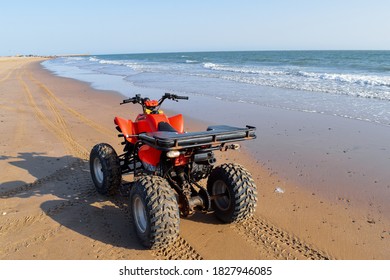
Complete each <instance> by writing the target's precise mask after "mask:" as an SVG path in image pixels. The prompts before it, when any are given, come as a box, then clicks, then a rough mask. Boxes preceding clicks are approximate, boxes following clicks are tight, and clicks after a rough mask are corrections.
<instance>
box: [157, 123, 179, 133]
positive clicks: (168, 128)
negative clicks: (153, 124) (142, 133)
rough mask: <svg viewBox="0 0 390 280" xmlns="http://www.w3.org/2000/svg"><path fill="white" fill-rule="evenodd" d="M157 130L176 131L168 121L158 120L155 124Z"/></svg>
mask: <svg viewBox="0 0 390 280" xmlns="http://www.w3.org/2000/svg"><path fill="white" fill-rule="evenodd" d="M157 130H158V131H169V132H177V130H176V129H174V128H173V127H172V126H171V125H170V124H169V123H167V122H159V123H158V126H157Z"/></svg>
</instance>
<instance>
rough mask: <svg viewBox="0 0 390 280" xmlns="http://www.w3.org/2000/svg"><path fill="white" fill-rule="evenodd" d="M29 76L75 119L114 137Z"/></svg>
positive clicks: (30, 76) (31, 78) (110, 131)
mask: <svg viewBox="0 0 390 280" xmlns="http://www.w3.org/2000/svg"><path fill="white" fill-rule="evenodd" d="M28 75H29V78H30V80H31V81H33V82H34V83H35V84H36V85H38V86H39V87H40V88H41V89H42V90H43V92H45V94H47V96H48V97H49V98H51V99H52V100H53V101H55V102H56V103H57V104H59V105H60V106H61V107H62V108H63V109H64V110H66V111H67V112H68V113H70V114H71V115H73V116H74V117H76V118H77V119H79V120H80V121H81V122H82V123H84V124H86V125H88V126H89V127H91V128H93V129H95V130H96V131H98V132H100V133H102V134H104V135H108V136H110V137H113V132H112V130H110V129H107V128H106V127H104V126H102V125H100V124H98V123H96V122H94V121H92V120H90V119H88V118H87V117H86V116H84V115H83V114H81V113H80V112H78V111H76V110H75V109H73V108H72V107H70V106H68V105H67V104H65V102H63V101H62V100H61V99H60V98H58V97H57V96H56V95H55V94H54V93H53V92H52V91H51V90H50V89H49V88H48V87H47V86H46V85H45V84H44V83H42V82H41V81H39V80H37V79H36V78H35V77H33V76H32V74H31V73H28Z"/></svg>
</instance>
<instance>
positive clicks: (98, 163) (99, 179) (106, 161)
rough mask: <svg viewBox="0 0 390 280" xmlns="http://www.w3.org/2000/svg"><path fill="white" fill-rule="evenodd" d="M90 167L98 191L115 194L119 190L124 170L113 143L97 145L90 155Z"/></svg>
mask: <svg viewBox="0 0 390 280" xmlns="http://www.w3.org/2000/svg"><path fill="white" fill-rule="evenodd" d="M89 167H90V170H91V177H92V180H93V183H94V184H95V187H96V190H97V191H98V193H100V194H103V195H114V194H115V193H116V192H117V191H118V190H119V187H120V184H121V181H122V172H121V168H120V163H119V157H118V155H117V153H116V152H115V150H114V148H113V147H112V146H111V145H109V144H106V143H101V144H97V145H95V146H94V147H93V148H92V150H91V154H90V157H89Z"/></svg>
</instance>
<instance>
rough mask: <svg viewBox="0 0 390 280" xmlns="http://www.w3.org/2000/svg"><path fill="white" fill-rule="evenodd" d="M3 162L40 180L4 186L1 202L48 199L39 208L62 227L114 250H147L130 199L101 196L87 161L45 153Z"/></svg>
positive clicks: (3, 184) (10, 182)
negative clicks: (130, 206) (139, 238)
mask: <svg viewBox="0 0 390 280" xmlns="http://www.w3.org/2000/svg"><path fill="white" fill-rule="evenodd" d="M1 159H8V160H12V161H9V164H11V165H13V166H17V167H19V168H21V169H25V170H26V171H27V172H28V173H29V174H30V175H32V176H34V177H35V178H38V179H37V180H36V181H35V182H33V183H26V182H23V181H20V180H15V181H9V182H4V183H1V185H0V186H1V187H0V199H11V198H14V197H18V198H23V199H33V198H34V197H45V196H46V197H47V198H48V199H47V200H45V201H44V202H43V203H41V204H40V205H39V207H40V209H41V210H42V211H43V212H44V213H45V214H46V215H47V216H48V217H50V218H51V219H52V220H54V221H56V222H57V223H59V224H60V225H62V226H64V227H66V228H68V229H71V230H72V231H75V232H77V233H79V234H82V235H84V236H86V237H88V238H91V239H93V240H94V241H100V242H102V243H104V244H110V245H112V246H114V247H120V248H125V249H133V250H144V247H143V246H142V245H140V243H139V241H138V238H137V236H136V233H135V231H134V229H133V225H132V221H131V217H130V216H131V215H130V211H129V210H128V205H127V201H126V200H127V199H126V198H123V197H120V196H119V195H117V196H115V197H112V198H107V197H104V196H102V195H100V194H98V193H97V192H96V191H95V187H94V185H93V182H92V179H91V176H90V171H89V163H88V161H85V160H83V159H80V158H77V157H73V156H64V157H60V158H56V157H50V156H47V155H46V154H45V153H19V154H18V156H16V157H4V156H3V157H2V158H1ZM13 159H15V160H13ZM52 196H55V197H56V198H55V199H52ZM27 203H30V202H27ZM31 203H32V204H33V203H34V201H33V200H31ZM103 258H104V256H103Z"/></svg>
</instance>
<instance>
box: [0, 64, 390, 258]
mask: <svg viewBox="0 0 390 280" xmlns="http://www.w3.org/2000/svg"><path fill="white" fill-rule="evenodd" d="M41 60H42V59H39V58H2V59H0V160H1V161H0V183H1V185H0V259H42V260H47V259H91V260H96V259H163V260H165V259H180V260H191V259H271V260H276V259H390V249H389V248H390V227H389V225H390V222H389V217H387V216H385V215H383V213H381V211H380V209H379V210H378V211H371V212H367V211H366V210H364V209H359V207H351V205H350V201H349V200H348V199H343V198H342V197H340V198H339V199H338V200H337V201H332V200H329V199H327V198H326V197H321V196H320V195H318V194H317V193H313V192H310V191H307V189H306V188H304V187H301V186H300V185H298V184H296V183H293V180H286V179H285V178H282V177H279V176H278V172H280V173H282V170H276V169H275V167H273V168H272V169H271V168H269V167H268V168H267V166H264V163H261V162H259V161H258V160H256V159H254V158H252V157H251V156H250V154H251V152H250V151H249V150H248V148H243V149H242V151H241V152H235V151H232V152H228V153H224V154H222V155H221V157H220V158H219V163H222V162H224V161H234V162H239V163H241V164H243V165H244V166H245V167H246V168H247V169H249V170H250V172H251V173H252V174H253V177H254V179H255V181H256V184H257V187H258V193H259V203H258V207H257V210H256V213H255V215H254V216H253V217H252V218H250V219H248V220H247V221H245V222H241V223H238V224H232V225H224V224H220V223H219V222H218V220H216V218H215V217H214V216H213V215H204V214H196V215H194V216H193V217H190V218H186V219H182V220H181V225H180V237H179V239H178V241H177V242H176V243H175V244H173V246H171V247H170V248H167V249H163V250H156V251H150V250H145V249H144V248H143V247H142V246H141V245H139V243H138V240H137V238H136V236H135V232H134V230H133V226H132V224H131V219H130V213H129V210H128V205H127V200H126V198H123V197H120V196H116V197H113V198H110V199H107V198H106V197H103V196H101V195H99V194H97V193H96V192H95V190H94V187H93V183H92V180H91V178H90V174H89V166H88V157H89V151H90V149H91V148H92V147H93V145H94V144H96V143H100V142H107V143H110V144H111V145H113V146H114V147H115V148H116V149H117V150H120V145H119V142H120V140H118V138H117V133H116V131H115V128H114V124H113V118H114V116H116V115H118V116H122V117H127V118H131V119H132V118H134V116H135V115H136V114H137V112H139V108H138V107H137V106H135V105H134V106H133V105H129V106H119V102H120V101H121V100H122V97H121V96H120V95H119V94H117V93H114V92H105V91H97V90H93V89H91V88H90V87H89V86H88V84H86V83H81V82H78V81H74V80H71V79H66V78H60V77H56V76H53V75H51V74H50V73H48V72H47V71H46V70H43V69H42V68H41V67H40V65H39V62H40V61H41ZM185 117H186V116H185ZM185 126H186V127H185V129H186V130H188V131H190V130H197V129H204V128H205V127H206V126H205V124H202V123H200V122H195V121H192V120H189V121H188V122H187V123H186V125H185ZM332 180H336V181H337V178H332ZM280 186H282V189H283V190H288V191H285V192H284V193H278V192H275V189H277V188H278V187H280Z"/></svg>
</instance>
